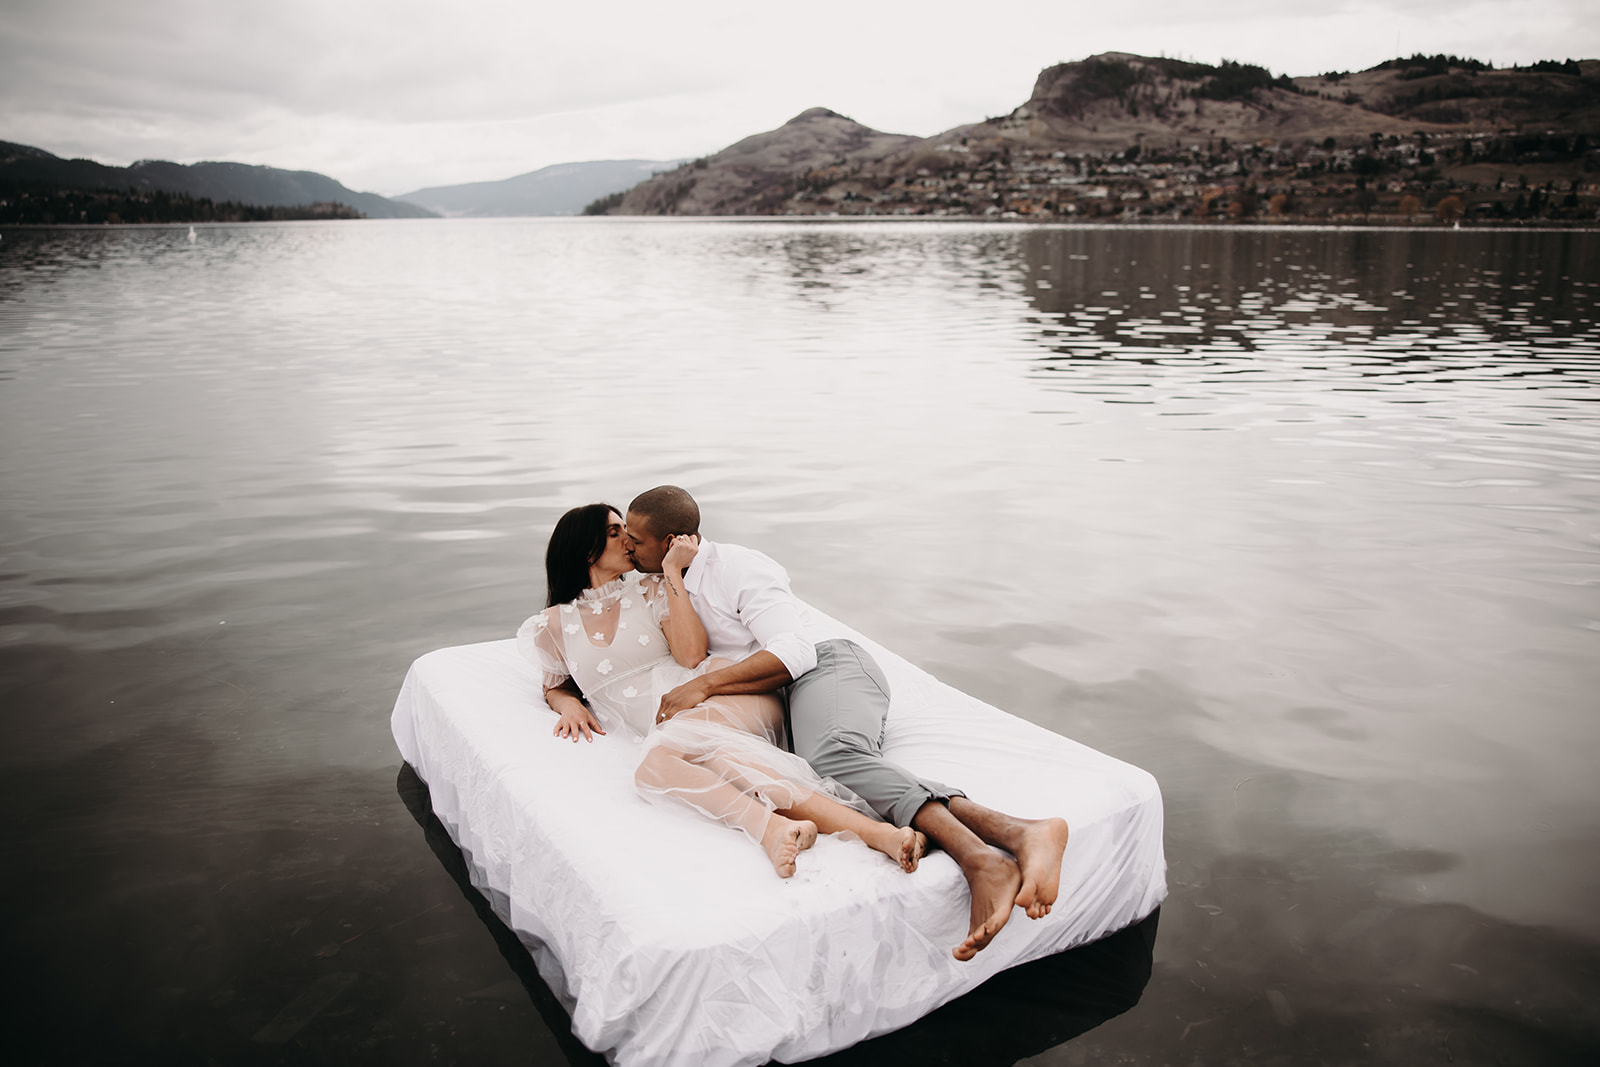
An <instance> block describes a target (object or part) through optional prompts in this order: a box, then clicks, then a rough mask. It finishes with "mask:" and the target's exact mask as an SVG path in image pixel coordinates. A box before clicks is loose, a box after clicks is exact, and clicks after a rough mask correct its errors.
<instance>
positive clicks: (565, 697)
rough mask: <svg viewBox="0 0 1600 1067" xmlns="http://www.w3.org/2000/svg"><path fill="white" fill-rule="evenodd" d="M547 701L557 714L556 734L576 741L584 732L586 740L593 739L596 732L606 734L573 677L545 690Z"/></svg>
mask: <svg viewBox="0 0 1600 1067" xmlns="http://www.w3.org/2000/svg"><path fill="white" fill-rule="evenodd" d="M544 699H545V703H547V704H549V705H550V710H551V711H554V712H555V713H556V715H557V719H556V728H555V731H554V732H555V735H556V736H557V737H570V738H572V740H574V741H576V740H577V739H578V735H579V734H582V735H583V739H584V740H585V741H593V740H594V734H601V735H604V734H605V729H604V728H603V727H602V726H601V725H600V723H599V722H598V721H597V720H596V719H595V717H594V713H593V712H591V711H590V710H589V708H588V705H586V704H584V702H583V698H582V697H581V696H580V695H579V693H578V686H577V684H576V683H575V682H573V680H572V679H571V678H568V679H567V680H566V681H564V682H562V683H561V684H560V685H554V686H550V687H548V688H546V689H545V691H544Z"/></svg>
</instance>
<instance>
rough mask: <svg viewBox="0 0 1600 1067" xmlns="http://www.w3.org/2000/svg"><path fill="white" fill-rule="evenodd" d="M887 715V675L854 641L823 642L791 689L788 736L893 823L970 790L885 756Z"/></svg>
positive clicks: (816, 765) (821, 770)
mask: <svg viewBox="0 0 1600 1067" xmlns="http://www.w3.org/2000/svg"><path fill="white" fill-rule="evenodd" d="M888 714H889V682H888V679H886V678H884V676H883V671H882V670H881V669H880V668H879V667H878V665H877V663H875V662H873V659H872V657H871V656H869V655H867V652H866V650H865V649H863V648H862V647H861V646H860V645H858V644H856V643H855V642H854V641H822V642H820V643H818V645H817V665H816V667H815V668H813V669H812V670H809V671H807V672H806V673H805V674H802V675H801V676H800V677H799V678H798V679H796V680H795V681H794V683H793V684H791V685H790V687H789V734H790V737H791V738H792V739H793V740H794V750H795V752H796V754H798V755H799V756H800V757H801V758H802V759H804V760H805V761H806V762H807V763H809V764H811V766H812V768H813V769H814V770H815V771H816V772H817V773H818V774H820V775H822V776H823V777H825V778H832V779H833V780H834V781H836V782H838V783H840V784H841V785H843V786H845V787H846V788H848V789H849V790H850V791H851V792H853V793H855V794H856V796H858V797H860V798H861V799H862V800H865V801H866V802H867V804H868V805H869V806H870V807H871V808H872V810H873V811H876V812H877V813H878V814H879V815H881V816H883V818H884V819H886V820H887V821H889V822H892V823H894V824H895V825H896V826H910V825H911V818H912V816H914V815H916V813H917V810H918V809H919V808H921V807H922V805H924V804H926V803H927V802H928V801H930V800H940V801H946V802H948V801H949V799H950V798H951V797H952V796H957V797H959V796H965V795H966V794H965V793H962V792H960V791H959V790H955V789H951V788H949V787H948V786H944V785H940V784H939V783H938V782H930V781H926V780H924V779H921V778H918V777H917V776H916V775H914V774H912V773H911V772H910V771H908V770H906V769H905V768H903V767H900V766H898V765H897V764H894V763H890V762H889V761H888V760H886V759H884V758H883V729H884V722H885V719H886V717H887V716H888Z"/></svg>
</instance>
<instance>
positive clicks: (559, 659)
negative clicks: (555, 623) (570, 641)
mask: <svg viewBox="0 0 1600 1067" xmlns="http://www.w3.org/2000/svg"><path fill="white" fill-rule="evenodd" d="M517 651H518V652H520V653H522V655H523V658H524V659H526V660H527V661H528V662H529V663H532V664H533V665H534V666H535V667H538V668H539V673H540V674H541V675H542V676H543V677H542V679H541V680H542V681H543V683H544V687H545V688H546V689H553V688H555V687H556V686H558V685H560V684H561V683H562V682H564V681H566V680H567V679H568V678H569V677H571V676H572V672H571V671H569V670H568V669H567V660H566V656H565V655H563V653H562V649H561V635H560V634H559V633H557V632H556V631H555V630H554V629H553V628H552V627H551V625H550V618H549V616H548V615H547V614H546V613H545V612H542V611H541V612H540V613H539V614H537V615H535V616H533V617H532V618H530V619H529V620H528V621H527V622H525V623H523V624H522V626H521V627H520V628H519V629H518V630H517Z"/></svg>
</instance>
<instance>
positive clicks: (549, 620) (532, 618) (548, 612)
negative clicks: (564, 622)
mask: <svg viewBox="0 0 1600 1067" xmlns="http://www.w3.org/2000/svg"><path fill="white" fill-rule="evenodd" d="M571 610H572V605H571V604H557V605H555V606H554V607H548V608H545V609H544V610H543V611H541V612H539V613H538V614H536V615H529V616H528V618H527V619H526V620H525V621H524V622H523V624H522V625H521V626H519V627H518V628H517V633H518V634H519V635H520V634H524V633H528V634H535V633H540V632H542V631H544V630H547V629H549V628H551V627H552V626H554V627H557V628H559V627H560V624H561V613H562V612H563V611H571Z"/></svg>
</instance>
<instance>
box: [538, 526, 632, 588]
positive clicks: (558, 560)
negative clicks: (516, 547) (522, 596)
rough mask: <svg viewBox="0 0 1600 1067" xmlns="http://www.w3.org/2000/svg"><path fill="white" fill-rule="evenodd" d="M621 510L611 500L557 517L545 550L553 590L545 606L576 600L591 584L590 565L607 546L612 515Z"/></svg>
mask: <svg viewBox="0 0 1600 1067" xmlns="http://www.w3.org/2000/svg"><path fill="white" fill-rule="evenodd" d="M620 514H622V513H621V512H620V511H618V510H617V509H616V508H614V507H612V506H611V505H610V504H585V505H583V507H581V508H573V509H572V510H571V511H569V512H567V513H566V514H565V515H563V516H561V518H560V519H558V520H556V528H555V529H554V530H551V531H550V544H549V545H548V546H547V547H546V548H545V550H544V578H545V587H546V588H547V589H549V590H550V596H549V599H547V600H546V601H545V605H544V606H545V607H547V608H553V607H555V606H556V605H557V604H565V603H566V602H567V601H569V600H576V599H578V594H579V593H581V592H583V591H584V590H585V589H587V588H589V568H590V567H591V566H592V565H593V564H594V563H595V562H596V561H597V560H598V559H599V558H600V556H601V554H602V553H604V552H605V550H606V527H608V526H609V525H610V520H611V516H612V515H620Z"/></svg>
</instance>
